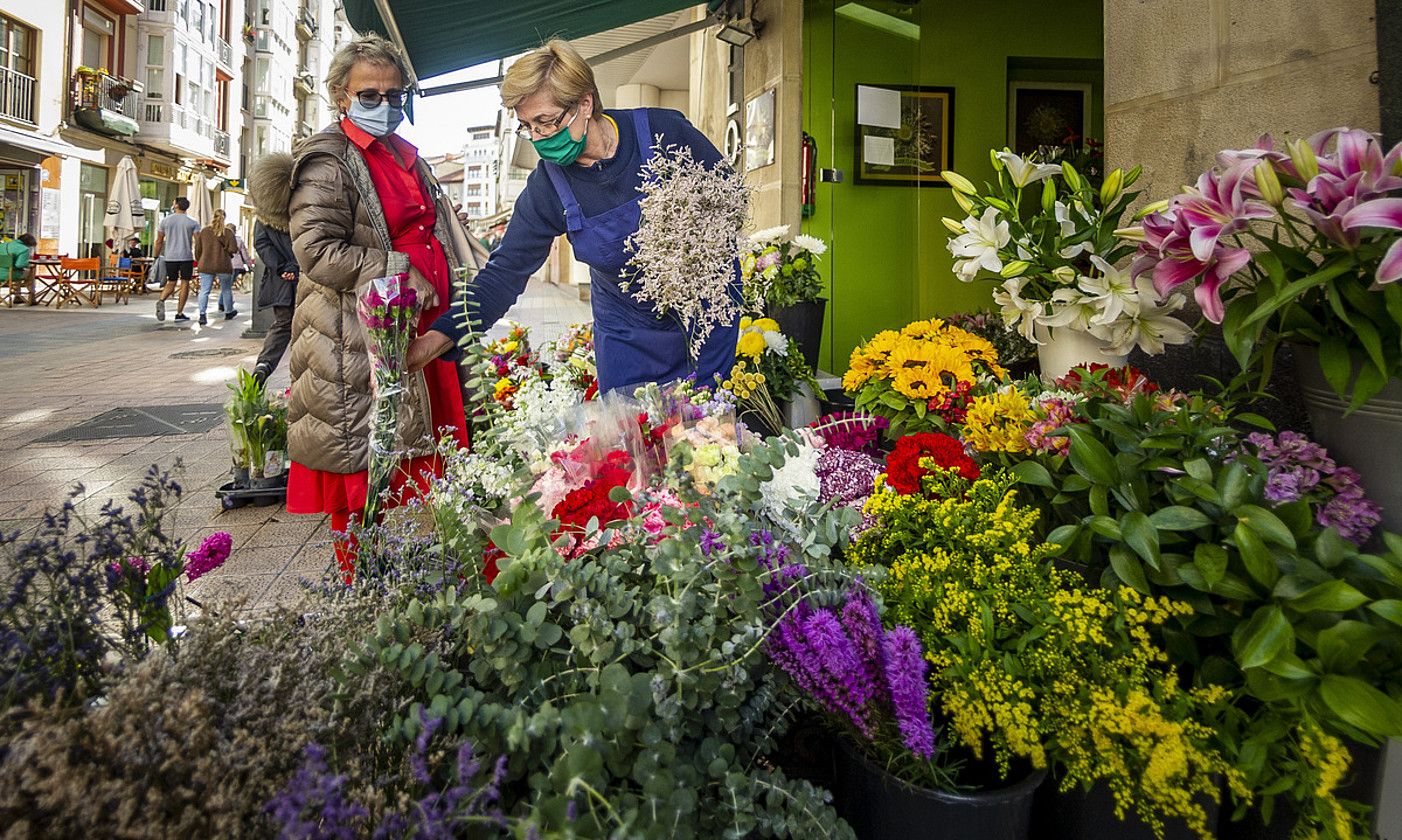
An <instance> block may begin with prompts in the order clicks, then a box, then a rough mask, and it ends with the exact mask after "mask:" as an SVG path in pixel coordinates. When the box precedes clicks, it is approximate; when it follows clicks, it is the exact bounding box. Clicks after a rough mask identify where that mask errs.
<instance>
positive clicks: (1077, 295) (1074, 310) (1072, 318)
mask: <svg viewBox="0 0 1402 840" xmlns="http://www.w3.org/2000/svg"><path fill="white" fill-rule="evenodd" d="M1051 309H1052V314H1050V315H1043V316H1042V317H1040V318H1038V319H1037V322H1038V323H1039V324H1041V325H1042V326H1044V327H1065V328H1067V329H1072V330H1079V331H1080V332H1092V329H1091V327H1092V326H1093V323H1092V322H1093V321H1094V319H1095V316H1096V312H1097V310H1096V306H1095V303H1094V302H1092V300H1091V299H1090V298H1088V297H1086V296H1085V295H1084V294H1082V293H1081V292H1080V291H1079V290H1077V289H1057V290H1056V291H1054V292H1052V296H1051Z"/></svg>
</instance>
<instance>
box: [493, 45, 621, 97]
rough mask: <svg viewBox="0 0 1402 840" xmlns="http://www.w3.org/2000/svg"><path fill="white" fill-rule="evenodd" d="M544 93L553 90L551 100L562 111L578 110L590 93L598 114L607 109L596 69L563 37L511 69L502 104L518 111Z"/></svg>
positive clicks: (504, 80)
mask: <svg viewBox="0 0 1402 840" xmlns="http://www.w3.org/2000/svg"><path fill="white" fill-rule="evenodd" d="M542 90H545V91H549V92H550V99H551V100H552V101H553V102H554V103H555V104H556V105H557V106H559V107H561V108H572V107H574V106H575V105H577V104H579V101H580V100H581V99H583V98H584V96H585V94H590V93H592V94H593V95H594V113H596V114H597V113H599V111H600V110H602V109H603V107H604V103H603V101H602V100H601V99H600V98H599V86H598V84H596V83H595V82H594V69H593V68H592V67H590V66H589V62H587V61H585V60H584V56H582V55H580V54H579V51H578V50H576V49H575V48H574V47H572V46H570V44H569V42H568V41H562V40H560V39H559V38H552V39H550V40H549V41H546V42H545V43H544V44H542V45H541V46H540V47H538V48H537V49H535V50H533V51H532V52H529V53H526V54H525V55H524V56H522V57H521V58H520V59H519V60H518V61H517V62H516V63H515V64H513V65H511V67H510V68H508V69H507V71H506V76H505V77H503V78H502V80H501V104H502V105H505V106H506V107H508V108H515V107H516V106H518V105H520V104H521V103H522V102H523V101H525V100H526V99H528V98H530V97H531V96H533V95H535V94H536V93H537V92H538V91H542Z"/></svg>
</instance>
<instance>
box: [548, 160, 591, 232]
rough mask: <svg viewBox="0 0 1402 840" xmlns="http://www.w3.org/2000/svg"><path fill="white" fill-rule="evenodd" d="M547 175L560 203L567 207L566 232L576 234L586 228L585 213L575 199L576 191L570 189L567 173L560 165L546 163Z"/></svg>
mask: <svg viewBox="0 0 1402 840" xmlns="http://www.w3.org/2000/svg"><path fill="white" fill-rule="evenodd" d="M544 164H545V174H547V175H549V176H550V183H551V184H552V185H553V186H554V187H555V194H556V195H558V196H559V197H560V203H561V204H563V205H565V230H566V232H568V233H576V232H577V231H579V230H580V229H582V228H583V227H584V213H583V212H581V211H580V209H579V201H578V200H577V199H575V197H574V190H572V189H570V184H569V181H567V180H566V179H565V171H564V170H563V169H561V168H560V165H559V164H558V163H551V162H550V161H548V160H547V161H544Z"/></svg>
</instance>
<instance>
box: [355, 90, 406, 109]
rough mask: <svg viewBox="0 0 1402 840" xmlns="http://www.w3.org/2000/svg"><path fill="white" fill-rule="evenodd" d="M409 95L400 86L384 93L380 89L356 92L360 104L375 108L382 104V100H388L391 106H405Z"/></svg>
mask: <svg viewBox="0 0 1402 840" xmlns="http://www.w3.org/2000/svg"><path fill="white" fill-rule="evenodd" d="M408 95H409V94H408V92H407V91H404V90H401V89H399V88H390V89H389V90H387V91H384V92H383V93H381V92H380V91H378V90H358V91H356V92H355V98H356V99H358V100H360V104H361V105H364V106H365V107H366V108H374V107H375V106H376V105H379V104H380V101H381V100H384V101H385V102H388V103H389V105H390V107H391V108H403V107H404V99H405V98H406V97H407V96H408Z"/></svg>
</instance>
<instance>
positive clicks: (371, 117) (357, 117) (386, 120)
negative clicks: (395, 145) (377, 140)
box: [346, 97, 404, 137]
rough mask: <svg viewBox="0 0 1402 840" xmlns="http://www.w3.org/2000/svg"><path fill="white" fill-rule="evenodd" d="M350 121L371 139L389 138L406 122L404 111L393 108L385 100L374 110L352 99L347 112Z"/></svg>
mask: <svg viewBox="0 0 1402 840" xmlns="http://www.w3.org/2000/svg"><path fill="white" fill-rule="evenodd" d="M346 116H348V117H350V121H351V122H353V123H355V125H356V127H357V128H359V129H360V130H361V131H363V132H365V133H366V134H369V135H370V136H371V137H388V136H389V135H391V134H393V133H394V130H395V129H397V128H399V124H400V123H401V122H403V121H404V109H403V108H395V107H392V106H391V105H390V104H389V103H388V102H386V101H385V100H383V99H382V100H380V104H379V105H376V106H375V107H373V108H366V107H365V106H364V105H361V104H360V100H358V99H356V98H355V97H351V104H350V110H349V111H347V112H346Z"/></svg>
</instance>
